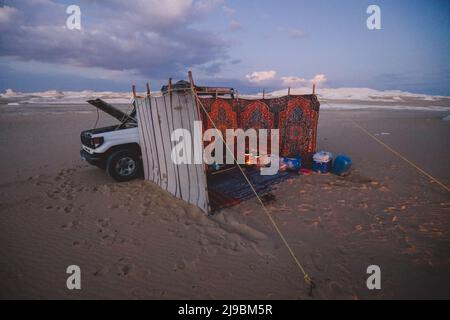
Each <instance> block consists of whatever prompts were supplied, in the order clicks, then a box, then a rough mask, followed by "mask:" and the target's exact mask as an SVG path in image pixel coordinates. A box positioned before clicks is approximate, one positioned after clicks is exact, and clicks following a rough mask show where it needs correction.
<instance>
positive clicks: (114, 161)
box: [106, 150, 142, 182]
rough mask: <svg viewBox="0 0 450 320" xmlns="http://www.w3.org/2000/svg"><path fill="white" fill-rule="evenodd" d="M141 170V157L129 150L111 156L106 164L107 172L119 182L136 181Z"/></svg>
mask: <svg viewBox="0 0 450 320" xmlns="http://www.w3.org/2000/svg"><path fill="white" fill-rule="evenodd" d="M141 168H142V163H141V159H139V156H138V155H136V154H135V153H133V152H131V151H128V150H122V151H117V152H115V153H113V154H111V155H110V156H109V157H108V161H107V162H106V172H107V173H108V175H109V176H110V177H112V178H113V179H114V180H116V181H119V182H123V181H129V180H133V179H136V178H137V177H138V176H139V175H140V173H141Z"/></svg>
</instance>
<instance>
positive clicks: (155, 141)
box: [134, 78, 320, 213]
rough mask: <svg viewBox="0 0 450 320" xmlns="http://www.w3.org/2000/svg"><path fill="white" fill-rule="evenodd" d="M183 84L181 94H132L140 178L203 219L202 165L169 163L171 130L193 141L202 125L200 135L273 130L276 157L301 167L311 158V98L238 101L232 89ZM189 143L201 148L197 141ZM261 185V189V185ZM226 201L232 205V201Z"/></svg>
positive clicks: (206, 200) (206, 207)
mask: <svg viewBox="0 0 450 320" xmlns="http://www.w3.org/2000/svg"><path fill="white" fill-rule="evenodd" d="M184 84H185V85H186V87H185V88H174V87H172V85H171V84H169V86H167V87H165V88H163V91H162V92H161V93H160V94H156V95H155V94H150V90H149V89H148V93H147V95H146V96H143V97H139V96H137V95H136V94H135V102H134V103H135V106H136V112H137V118H138V128H139V134H140V140H141V151H142V159H143V166H144V174H145V179H147V180H151V181H153V182H154V183H156V184H157V185H158V186H160V187H161V188H162V189H164V190H167V191H168V192H170V193H171V194H172V195H174V196H175V197H177V198H179V199H182V200H184V201H186V202H189V203H191V204H193V205H195V206H197V207H199V208H200V209H201V210H202V211H204V212H205V213H211V205H210V192H209V190H208V189H209V187H210V186H208V181H213V180H211V179H208V172H207V167H206V165H204V164H178V165H177V164H174V163H173V161H172V159H171V153H172V150H173V148H174V146H175V142H172V141H171V134H172V132H173V130H175V129H185V130H187V131H189V132H190V133H191V134H190V137H191V139H193V138H194V136H195V135H194V121H202V123H203V130H204V131H205V130H207V129H210V128H217V129H219V130H225V129H238V128H241V129H244V130H247V129H250V128H253V129H255V130H259V129H279V130H280V131H279V133H280V143H279V146H280V156H282V157H295V156H298V155H301V157H302V159H303V161H304V163H306V164H307V163H308V162H309V161H310V159H311V158H312V155H313V154H314V153H315V151H316V139H317V123H318V117H319V106H320V103H319V101H318V100H317V97H316V95H315V94H310V95H290V94H288V95H286V96H283V97H276V98H266V97H263V98H262V99H243V98H239V97H237V96H235V94H234V90H233V91H231V90H232V89H230V90H228V91H227V90H225V89H223V88H215V89H216V90H214V89H208V88H206V87H197V86H195V85H194V84H193V81H192V78H191V82H190V83H189V82H184ZM189 87H190V88H189ZM227 93H228V95H227ZM191 143H192V145H194V143H200V145H203V144H202V141H197V142H194V141H191ZM226 175H227V173H224V176H225V179H226ZM278 178H279V177H273V180H274V181H275V180H276V179H278ZM245 183H246V181H245ZM255 183H257V182H255ZM264 183H265V184H267V179H264ZM219 189H220V188H219ZM216 197H217V195H215V197H214V198H216ZM234 200H236V199H234ZM237 200H239V199H237ZM230 201H231V202H230V203H235V202H233V199H231V200H230Z"/></svg>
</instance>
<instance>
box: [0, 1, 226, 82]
mask: <svg viewBox="0 0 450 320" xmlns="http://www.w3.org/2000/svg"><path fill="white" fill-rule="evenodd" d="M13 1H14V2H13ZM0 3H2V4H3V2H2V1H0ZM9 3H12V4H11V5H10V6H9V7H8V6H3V7H1V6H0V22H1V21H6V20H9V22H8V23H0V43H1V50H0V57H2V56H3V57H5V56H15V57H18V58H19V59H21V60H23V61H30V60H33V61H40V62H47V63H55V64H63V65H71V66H77V67H88V68H89V67H91V68H102V69H105V70H113V71H123V70H127V71H130V72H131V73H132V74H134V73H136V72H138V73H140V74H141V75H143V76H144V75H145V76H147V77H152V79H162V78H166V77H168V76H172V77H181V76H182V75H183V76H184V75H185V72H186V70H188V69H190V68H196V67H201V66H209V65H210V64H211V63H212V62H216V61H224V60H226V59H228V53H227V51H228V48H229V47H230V44H229V42H226V41H225V40H224V39H223V37H222V36H221V35H218V34H216V33H215V32H213V31H211V30H205V29H199V28H196V26H195V24H196V23H197V22H198V21H199V20H201V19H203V18H204V17H206V16H207V13H208V12H209V10H213V9H215V8H217V9H220V8H221V6H222V5H223V3H224V2H223V0H165V1H160V0H135V1H133V5H132V6H130V5H129V4H128V2H126V1H123V0H110V1H108V5H104V3H103V1H99V0H89V1H85V2H84V4H83V8H84V9H82V11H83V10H84V12H86V13H87V12H90V15H91V16H94V14H95V19H82V27H83V30H82V31H80V32H73V31H70V30H68V29H66V28H64V27H63V26H64V25H65V18H66V14H65V7H64V5H62V4H61V3H58V2H56V0H33V1H30V0H27V1H18V0H6V4H8V5H9ZM13 7H14V8H13ZM90 10H91V11H90ZM15 11H17V14H14V12H15ZM61 12H62V13H61ZM12 14H14V16H13V17H12V18H10V17H11V15H12ZM16 16H17V17H16ZM216 66H217V64H216ZM216 70H218V69H217V68H216ZM108 76H109V75H108Z"/></svg>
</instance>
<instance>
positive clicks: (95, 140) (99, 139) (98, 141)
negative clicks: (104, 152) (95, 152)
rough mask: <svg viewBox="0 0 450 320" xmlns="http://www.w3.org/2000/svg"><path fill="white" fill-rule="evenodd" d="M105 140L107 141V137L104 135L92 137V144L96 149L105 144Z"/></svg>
mask: <svg viewBox="0 0 450 320" xmlns="http://www.w3.org/2000/svg"><path fill="white" fill-rule="evenodd" d="M103 142H105V139H103V137H95V138H91V146H92V147H93V148H94V149H96V148H98V147H100V146H101V145H102V144H103Z"/></svg>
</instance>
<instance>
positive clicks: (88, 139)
mask: <svg viewBox="0 0 450 320" xmlns="http://www.w3.org/2000/svg"><path fill="white" fill-rule="evenodd" d="M81 144H83V145H84V146H86V147H88V148H92V145H91V136H90V135H88V134H86V133H82V134H81Z"/></svg>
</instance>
